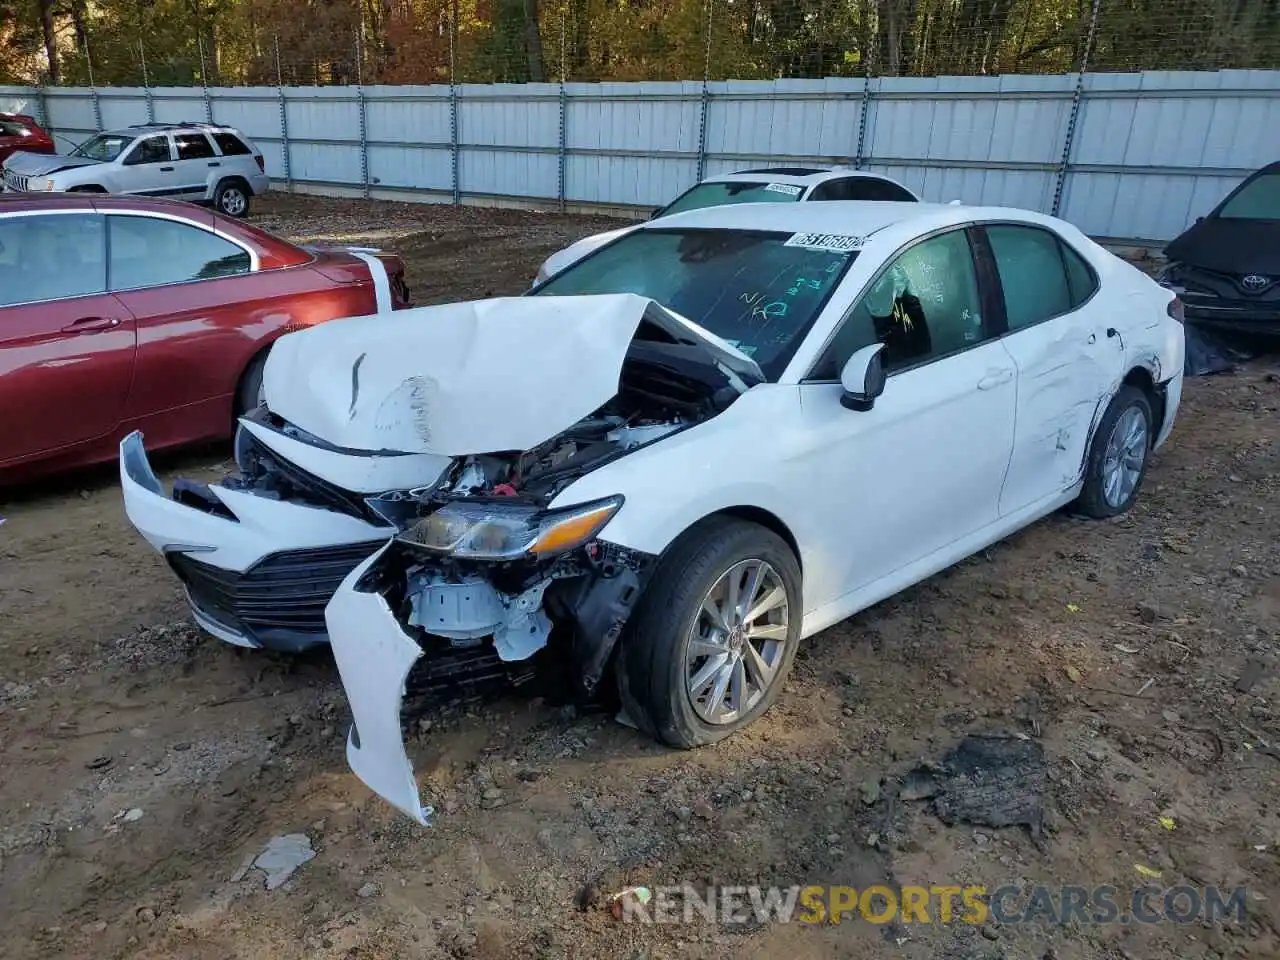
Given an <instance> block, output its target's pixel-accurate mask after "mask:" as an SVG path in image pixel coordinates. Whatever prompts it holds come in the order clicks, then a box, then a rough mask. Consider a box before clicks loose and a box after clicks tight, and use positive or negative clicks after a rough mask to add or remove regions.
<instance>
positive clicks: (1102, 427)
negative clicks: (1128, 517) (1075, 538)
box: [1075, 385, 1154, 520]
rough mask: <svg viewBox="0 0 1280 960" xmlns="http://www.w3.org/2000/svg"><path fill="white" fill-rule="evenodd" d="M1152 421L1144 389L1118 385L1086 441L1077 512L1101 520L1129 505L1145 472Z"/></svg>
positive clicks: (1117, 513)
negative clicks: (1091, 438)
mask: <svg viewBox="0 0 1280 960" xmlns="http://www.w3.org/2000/svg"><path fill="white" fill-rule="evenodd" d="M1153 423H1154V417H1153V416H1152V413H1151V400H1150V399H1149V398H1148V397H1147V395H1146V393H1144V392H1143V391H1142V390H1139V389H1138V388H1137V387H1135V386H1131V385H1126V386H1123V387H1121V388H1120V390H1119V391H1118V392H1117V393H1116V395H1115V397H1114V398H1112V400H1111V403H1110V404H1109V405H1108V406H1107V409H1106V412H1105V413H1104V414H1103V415H1102V419H1101V420H1100V421H1099V422H1098V429H1097V430H1095V431H1094V434H1093V440H1092V441H1090V444H1089V458H1088V460H1087V461H1086V463H1085V476H1084V488H1083V489H1082V490H1081V491H1080V496H1079V498H1078V499H1077V500H1076V503H1075V509H1076V510H1077V511H1078V512H1080V513H1082V514H1084V515H1085V516H1087V517H1094V518H1095V519H1099V520H1102V519H1106V518H1107V517H1114V516H1118V515H1119V514H1122V513H1124V512H1125V511H1127V510H1128V509H1129V508H1130V507H1132V506H1133V503H1134V501H1135V500H1137V499H1138V492H1139V491H1140V490H1141V489H1142V482H1143V480H1144V479H1146V475H1147V462H1148V460H1149V459H1150V454H1151V443H1152V439H1153V437H1154V434H1153V432H1152V424H1153Z"/></svg>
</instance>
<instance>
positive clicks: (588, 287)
mask: <svg viewBox="0 0 1280 960" xmlns="http://www.w3.org/2000/svg"><path fill="white" fill-rule="evenodd" d="M857 246H858V243H857V240H856V238H853V237H834V236H829V235H822V236H819V235H814V234H791V233H775V232H771V231H770V232H766V231H744V230H637V231H636V232H635V233H631V234H628V235H626V236H624V237H622V238H621V239H620V240H617V241H615V242H614V243H612V244H610V245H609V246H607V247H603V248H601V249H600V250H599V251H597V252H596V253H593V254H591V255H590V256H588V257H586V258H584V259H582V260H579V261H578V262H577V263H575V264H572V265H571V266H569V267H567V268H566V269H565V270H564V271H563V272H562V273H559V274H557V275H556V276H555V277H553V278H552V279H551V280H549V281H547V283H545V284H543V285H542V286H541V287H539V288H538V289H537V291H536V292H535V294H534V296H539V295H542V294H548V295H562V296H572V295H584V294H602V293H634V294H638V295H640V296H642V297H647V298H649V299H651V300H655V301H657V302H658V303H660V304H662V305H663V306H664V307H666V308H667V309H669V310H672V311H674V312H676V313H678V314H680V315H681V316H683V317H685V318H686V319H688V320H692V321H693V322H694V323H697V324H699V325H700V326H702V327H705V328H706V329H707V330H710V331H711V332H712V333H714V334H716V335H717V336H719V337H721V338H722V339H724V340H727V341H729V342H730V343H731V344H733V345H734V346H735V347H737V348H738V349H739V350H741V351H742V352H743V353H745V354H746V355H747V356H749V357H751V358H752V359H753V360H755V362H756V363H757V364H759V366H760V368H761V369H762V370H763V371H764V373H765V376H767V377H768V378H769V379H771V380H776V379H777V378H778V376H779V375H780V374H781V373H782V370H783V369H784V368H785V367H786V364H787V361H788V360H790V359H791V356H792V355H793V354H794V353H795V351H796V348H797V347H799V346H800V343H801V341H802V340H803V339H804V337H805V334H807V333H808V331H809V328H810V327H811V326H812V325H813V321H814V320H815V319H817V316H818V314H819V313H820V312H821V311H822V308H823V306H825V305H826V302H827V299H828V298H829V297H830V296H831V293H832V291H834V290H835V288H836V286H837V285H838V284H839V282H840V279H841V278H842V277H843V276H844V273H845V271H846V270H847V269H848V267H849V264H850V263H852V262H853V260H854V258H855V257H856V256H857Z"/></svg>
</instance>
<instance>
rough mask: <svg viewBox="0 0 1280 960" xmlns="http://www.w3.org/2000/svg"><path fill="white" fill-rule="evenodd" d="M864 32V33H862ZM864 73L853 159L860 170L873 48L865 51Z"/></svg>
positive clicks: (864, 143)
mask: <svg viewBox="0 0 1280 960" xmlns="http://www.w3.org/2000/svg"><path fill="white" fill-rule="evenodd" d="M864 32H865V31H864ZM865 53H866V60H867V69H866V73H865V75H864V76H863V78H862V106H861V107H860V108H859V110H858V149H857V152H856V153H855V154H854V157H853V169H855V170H861V169H862V164H863V162H864V161H865V160H866V156H867V116H868V115H869V114H870V113H871V77H872V76H873V75H874V73H875V67H874V66H873V62H874V59H875V47H872V48H871V49H869V50H867V51H865Z"/></svg>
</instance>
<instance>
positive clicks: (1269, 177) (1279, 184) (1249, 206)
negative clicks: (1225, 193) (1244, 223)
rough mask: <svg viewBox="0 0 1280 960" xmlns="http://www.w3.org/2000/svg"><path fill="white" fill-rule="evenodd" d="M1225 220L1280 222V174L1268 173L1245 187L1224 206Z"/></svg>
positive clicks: (1221, 213)
mask: <svg viewBox="0 0 1280 960" xmlns="http://www.w3.org/2000/svg"><path fill="white" fill-rule="evenodd" d="M1218 216H1219V217H1221V218H1223V219H1225V220H1280V173H1268V174H1266V175H1265V176H1261V177H1258V178H1257V179H1256V180H1252V181H1250V182H1249V183H1248V184H1246V185H1245V187H1244V189H1243V190H1241V191H1240V192H1239V193H1237V194H1236V195H1235V196H1234V197H1232V198H1231V199H1230V200H1228V201H1227V202H1226V203H1225V204H1223V206H1222V209H1221V210H1220V211H1218Z"/></svg>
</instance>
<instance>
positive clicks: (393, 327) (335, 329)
mask: <svg viewBox="0 0 1280 960" xmlns="http://www.w3.org/2000/svg"><path fill="white" fill-rule="evenodd" d="M642 321H648V322H650V323H653V324H655V325H657V326H658V327H660V328H661V329H663V330H664V331H666V332H667V333H668V334H669V335H671V336H672V337H674V338H675V339H676V340H677V341H679V342H681V343H686V344H692V345H696V346H698V347H700V348H702V349H703V350H704V351H705V352H706V354H707V357H708V361H709V362H713V363H715V364H716V365H718V366H719V367H720V368H721V369H722V370H724V371H726V372H727V373H730V374H732V375H735V376H736V377H738V378H739V379H740V380H742V381H744V386H746V385H750V384H753V383H759V382H763V380H764V379H765V377H764V375H763V373H762V372H761V371H760V368H759V366H757V365H756V363H755V362H754V361H753V360H751V359H750V358H749V357H747V356H746V355H745V354H743V353H741V352H740V351H739V350H737V349H736V348H734V347H733V346H731V345H730V344H729V343H727V342H726V341H724V340H722V339H720V338H719V337H717V336H715V335H714V334H712V333H710V332H709V331H707V330H704V329H703V328H701V327H699V326H698V325H697V324H694V323H691V322H690V321H688V320H685V319H684V318H683V317H680V316H678V315H677V314H675V313H672V312H671V311H669V310H667V309H666V308H664V307H662V306H661V305H660V304H657V303H655V302H654V301H652V300H649V299H647V298H645V297H641V296H637V295H635V294H629V293H624V294H603V295H597V296H576V297H552V296H539V297H501V298H494V299H489V300H475V301H470V302H467V303H451V304H443V305H440V306H430V307H416V308H412V309H408V310H398V311H396V312H394V313H385V314H378V315H375V316H369V317H353V318H349V319H345V320H335V321H330V322H329V323H323V324H319V325H317V326H315V327H311V328H309V329H307V330H302V331H299V332H297V333H291V334H288V335H287V336H284V337H281V338H280V339H279V340H277V341H276V343H275V345H274V346H273V347H272V349H271V352H270V353H269V354H268V355H267V364H266V367H265V369H264V371H263V387H264V390H265V393H266V401H267V408H268V409H269V410H271V411H272V412H273V413H275V414H276V415H277V416H280V417H283V418H284V419H285V420H287V421H289V422H290V423H292V424H294V425H295V426H297V427H300V428H301V429H302V430H305V431H306V432H308V433H311V434H314V435H315V436H317V437H319V438H321V439H323V440H325V441H326V442H328V443H330V444H332V445H334V446H336V447H341V448H344V449H348V450H356V451H383V452H398V453H432V454H439V455H442V456H449V457H462V456H469V455H473V454H480V453H496V452H501V451H508V450H528V449H530V448H532V447H535V446H537V445H538V444H540V443H542V442H543V441H545V440H548V439H550V438H551V437H553V436H555V435H556V434H557V433H559V432H560V431H562V430H565V429H567V428H568V427H570V426H572V425H573V424H575V423H577V422H578V421H579V420H581V419H583V418H584V417H586V416H588V415H589V414H591V413H592V412H593V411H595V410H597V409H598V408H599V407H601V406H602V405H603V404H605V403H606V402H607V401H608V400H610V399H611V398H612V397H613V396H614V395H615V394H616V393H617V392H618V380H619V377H620V376H621V373H622V364H623V360H624V359H625V357H626V353H627V348H628V346H629V345H630V343H631V340H632V338H633V337H634V336H635V333H636V330H637V329H638V328H639V326H640V324H641V322H642Z"/></svg>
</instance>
